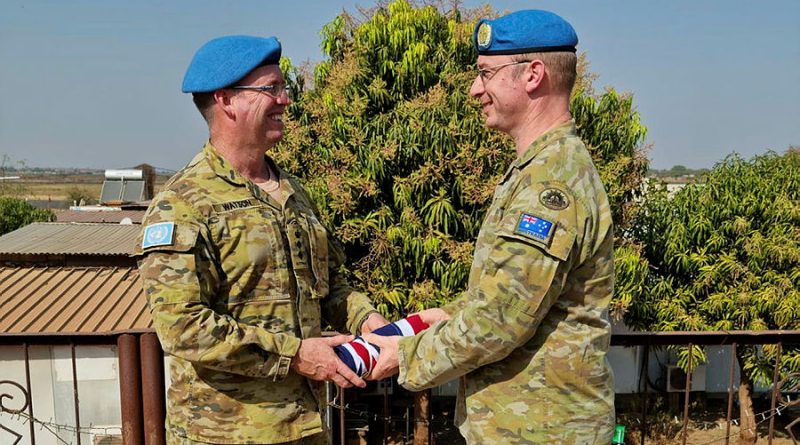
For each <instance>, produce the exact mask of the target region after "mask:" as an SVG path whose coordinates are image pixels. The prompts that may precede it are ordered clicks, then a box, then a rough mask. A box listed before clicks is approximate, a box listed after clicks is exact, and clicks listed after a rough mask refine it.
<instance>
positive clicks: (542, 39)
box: [472, 9, 578, 56]
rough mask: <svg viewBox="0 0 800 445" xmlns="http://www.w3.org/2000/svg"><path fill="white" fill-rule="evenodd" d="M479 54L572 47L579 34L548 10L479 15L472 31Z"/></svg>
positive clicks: (557, 49)
mask: <svg viewBox="0 0 800 445" xmlns="http://www.w3.org/2000/svg"><path fill="white" fill-rule="evenodd" d="M472 39H473V42H474V43H475V47H476V48H477V49H478V54H481V55H486V56H490V55H503V54H523V53H538V52H555V51H572V52H575V46H577V45H578V35H577V34H576V33H575V29H574V28H572V25H570V24H569V23H567V21H566V20H564V19H562V18H561V17H559V16H557V15H556V14H553V13H552V12H549V11H542V10H538V9H528V10H525V11H517V12H512V13H511V14H508V15H505V16H503V17H500V18H497V19H494V20H489V19H482V20H481V21H479V22H478V24H477V25H476V26H475V32H474V33H473V35H472Z"/></svg>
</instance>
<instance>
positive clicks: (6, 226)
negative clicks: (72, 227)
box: [0, 196, 55, 235]
mask: <svg viewBox="0 0 800 445" xmlns="http://www.w3.org/2000/svg"><path fill="white" fill-rule="evenodd" d="M38 221H55V215H54V214H53V212H51V211H50V210H44V209H37V208H35V207H33V206H32V205H30V204H28V203H27V202H25V201H24V200H22V199H17V198H11V197H8V196H0V235H4V234H6V233H8V232H12V231H14V230H17V229H19V228H20V227H23V226H26V225H28V224H30V223H32V222H38Z"/></svg>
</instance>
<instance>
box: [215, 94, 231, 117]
mask: <svg viewBox="0 0 800 445" xmlns="http://www.w3.org/2000/svg"><path fill="white" fill-rule="evenodd" d="M214 104H215V106H216V107H217V109H218V110H220V111H222V112H223V113H225V116H226V117H228V119H232V120H235V119H236V117H235V116H236V114H235V113H234V110H233V94H231V91H230V90H225V89H222V90H217V91H214Z"/></svg>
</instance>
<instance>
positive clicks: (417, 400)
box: [414, 389, 431, 445]
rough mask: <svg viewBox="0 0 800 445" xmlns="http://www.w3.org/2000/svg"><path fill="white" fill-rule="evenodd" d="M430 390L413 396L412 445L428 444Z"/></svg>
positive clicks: (429, 432) (429, 433)
mask: <svg viewBox="0 0 800 445" xmlns="http://www.w3.org/2000/svg"><path fill="white" fill-rule="evenodd" d="M430 420H431V390H430V389H426V390H424V391H420V392H418V393H416V394H414V445H428V444H430V435H431V431H430Z"/></svg>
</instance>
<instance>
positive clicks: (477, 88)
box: [469, 75, 484, 97]
mask: <svg viewBox="0 0 800 445" xmlns="http://www.w3.org/2000/svg"><path fill="white" fill-rule="evenodd" d="M483 91H484V89H483V79H481V76H479V75H478V76H475V80H473V81H472V86H470V87H469V95H470V96H472V97H480V95H481V94H483Z"/></svg>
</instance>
